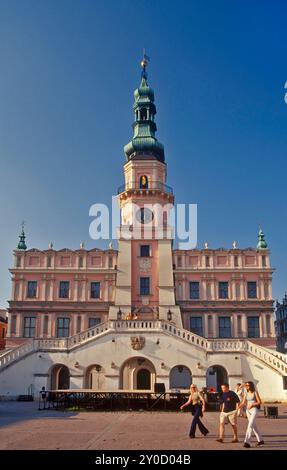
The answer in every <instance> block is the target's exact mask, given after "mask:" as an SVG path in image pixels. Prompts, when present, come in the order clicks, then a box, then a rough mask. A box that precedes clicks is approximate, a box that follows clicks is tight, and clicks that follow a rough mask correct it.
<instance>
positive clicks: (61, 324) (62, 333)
mask: <svg viewBox="0 0 287 470" xmlns="http://www.w3.org/2000/svg"><path fill="white" fill-rule="evenodd" d="M69 331H70V319H69V318H57V338H67V336H69Z"/></svg>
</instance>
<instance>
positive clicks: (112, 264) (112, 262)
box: [109, 256, 114, 268]
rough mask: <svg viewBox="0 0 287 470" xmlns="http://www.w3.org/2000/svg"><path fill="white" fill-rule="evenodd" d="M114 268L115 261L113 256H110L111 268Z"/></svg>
mask: <svg viewBox="0 0 287 470" xmlns="http://www.w3.org/2000/svg"><path fill="white" fill-rule="evenodd" d="M113 266H114V260H113V257H112V256H109V268H112V267H113Z"/></svg>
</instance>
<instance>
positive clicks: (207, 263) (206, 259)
mask: <svg viewBox="0 0 287 470" xmlns="http://www.w3.org/2000/svg"><path fill="white" fill-rule="evenodd" d="M205 266H206V267H207V268H209V267H210V261H209V256H206V257H205Z"/></svg>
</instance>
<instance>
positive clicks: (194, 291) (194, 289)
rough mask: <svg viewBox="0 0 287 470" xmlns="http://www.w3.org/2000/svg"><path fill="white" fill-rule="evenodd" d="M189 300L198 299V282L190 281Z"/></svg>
mask: <svg viewBox="0 0 287 470" xmlns="http://www.w3.org/2000/svg"><path fill="white" fill-rule="evenodd" d="M189 298H190V299H199V282H193V281H192V282H190V283H189Z"/></svg>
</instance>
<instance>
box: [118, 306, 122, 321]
mask: <svg viewBox="0 0 287 470" xmlns="http://www.w3.org/2000/svg"><path fill="white" fill-rule="evenodd" d="M121 319H122V311H121V309H120V308H119V311H118V320H121Z"/></svg>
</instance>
